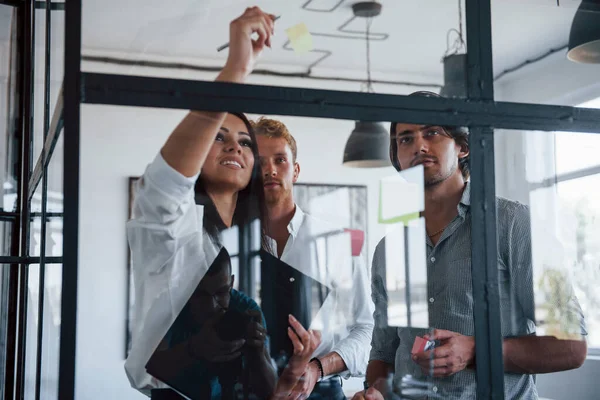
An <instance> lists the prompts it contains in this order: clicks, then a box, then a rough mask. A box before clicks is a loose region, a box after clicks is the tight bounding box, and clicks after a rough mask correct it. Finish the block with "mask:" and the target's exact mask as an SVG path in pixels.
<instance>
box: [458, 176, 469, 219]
mask: <svg viewBox="0 0 600 400" xmlns="http://www.w3.org/2000/svg"><path fill="white" fill-rule="evenodd" d="M470 207H471V181H467V182H466V183H465V189H464V190H463V194H462V197H461V198H460V203H459V204H458V215H460V216H461V217H464V216H465V214H466V212H467V210H468V209H469V208H470Z"/></svg>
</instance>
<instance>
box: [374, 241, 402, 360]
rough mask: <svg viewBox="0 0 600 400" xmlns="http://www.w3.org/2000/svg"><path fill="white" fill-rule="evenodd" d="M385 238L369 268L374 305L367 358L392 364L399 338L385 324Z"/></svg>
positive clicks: (386, 297)
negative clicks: (371, 333)
mask: <svg viewBox="0 0 600 400" xmlns="http://www.w3.org/2000/svg"><path fill="white" fill-rule="evenodd" d="M385 271H386V256H385V238H384V239H382V240H381V241H380V242H379V244H378V245H377V248H376V249H375V254H374V255H373V265H372V268H371V296H372V299H373V303H374V305H375V310H374V312H373V320H374V322H375V327H374V328H373V338H372V340H371V354H370V357H369V360H379V361H383V362H386V363H388V364H391V365H394V360H395V356H396V351H397V349H398V346H399V345H400V338H399V337H398V334H397V332H396V328H394V327H390V326H388V324H387V307H388V296H387V290H386V273H385Z"/></svg>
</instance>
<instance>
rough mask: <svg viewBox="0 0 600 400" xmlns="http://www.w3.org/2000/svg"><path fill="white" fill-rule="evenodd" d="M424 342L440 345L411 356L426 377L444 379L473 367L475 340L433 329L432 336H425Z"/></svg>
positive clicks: (471, 337)
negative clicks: (438, 343)
mask: <svg viewBox="0 0 600 400" xmlns="http://www.w3.org/2000/svg"><path fill="white" fill-rule="evenodd" d="M423 338H424V339H425V340H439V341H440V342H441V345H440V346H438V347H436V348H434V349H433V350H429V351H424V352H421V353H417V354H414V355H413V360H414V361H415V362H416V363H417V364H419V366H420V367H421V370H422V371H423V373H424V374H426V375H431V376H434V377H444V376H450V375H454V374H456V373H457V372H460V371H462V370H464V369H465V368H467V367H469V366H471V365H473V363H474V361H475V338H474V337H473V336H465V335H461V334H460V333H456V332H452V331H447V330H443V329H434V331H433V334H431V335H425V336H424V337H423Z"/></svg>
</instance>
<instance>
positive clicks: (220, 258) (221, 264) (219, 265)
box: [206, 247, 231, 276]
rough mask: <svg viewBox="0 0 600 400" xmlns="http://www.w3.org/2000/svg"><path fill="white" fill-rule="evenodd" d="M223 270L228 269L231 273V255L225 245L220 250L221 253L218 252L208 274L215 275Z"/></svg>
mask: <svg viewBox="0 0 600 400" xmlns="http://www.w3.org/2000/svg"><path fill="white" fill-rule="evenodd" d="M223 271H226V272H227V273H228V274H229V275H231V257H230V256H229V252H228V251H227V249H226V248H225V247H221V251H219V254H217V257H216V258H215V260H214V261H213V262H212V264H211V265H210V268H208V271H206V275H208V276H215V275H218V274H220V273H222V272H223Z"/></svg>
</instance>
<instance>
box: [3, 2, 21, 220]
mask: <svg viewBox="0 0 600 400" xmlns="http://www.w3.org/2000/svg"><path fill="white" fill-rule="evenodd" d="M0 18H1V19H2V21H3V23H2V28H0V60H1V61H0V95H2V97H3V99H5V101H3V103H2V104H3V106H2V107H0V184H1V185H2V188H1V189H0V193H2V200H1V201H0V210H2V209H4V210H5V211H15V205H16V204H15V202H16V193H17V184H16V180H15V175H14V174H15V172H16V171H15V170H14V168H13V165H14V163H15V157H16V154H14V150H13V149H14V143H13V141H14V136H13V132H15V131H16V123H17V119H16V118H15V116H16V115H17V110H18V104H17V101H16V100H17V97H16V96H17V81H18V74H17V70H16V65H17V60H18V57H17V45H16V33H17V29H16V10H15V8H14V7H9V6H6V5H0Z"/></svg>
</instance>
